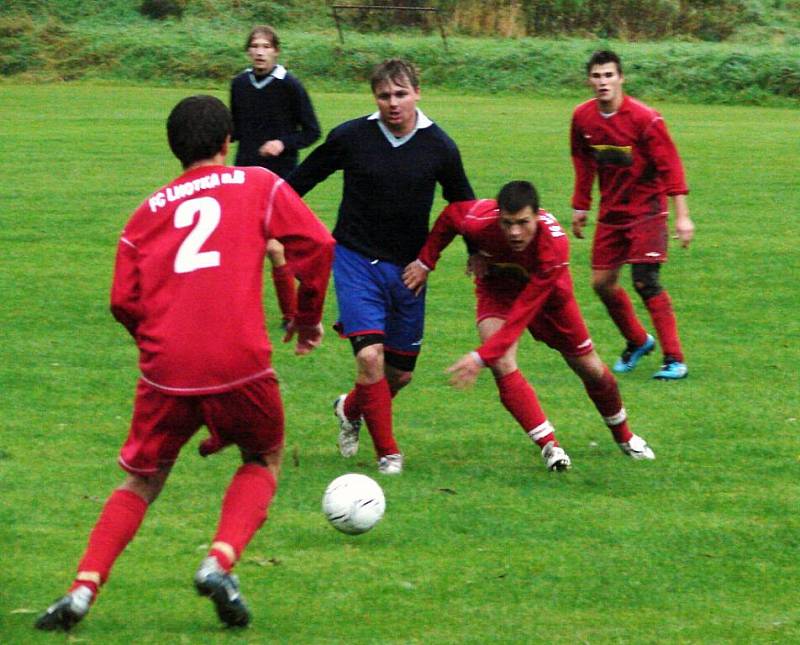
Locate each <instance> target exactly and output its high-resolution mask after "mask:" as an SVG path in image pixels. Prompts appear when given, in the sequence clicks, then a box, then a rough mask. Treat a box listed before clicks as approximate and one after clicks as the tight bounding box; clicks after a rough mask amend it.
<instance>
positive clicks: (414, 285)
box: [403, 260, 431, 296]
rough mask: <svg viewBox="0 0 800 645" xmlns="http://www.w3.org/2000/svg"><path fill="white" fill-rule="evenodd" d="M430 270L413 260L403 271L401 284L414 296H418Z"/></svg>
mask: <svg viewBox="0 0 800 645" xmlns="http://www.w3.org/2000/svg"><path fill="white" fill-rule="evenodd" d="M430 272H431V270H430V269H429V268H428V267H426V266H425V265H424V264H423V263H422V262H420V261H419V260H414V261H413V262H410V263H409V264H408V265H406V268H405V269H403V284H405V285H406V287H408V288H409V289H411V291H413V292H414V295H415V296H418V295H419V293H420V291H422V288H423V287H424V286H425V283H426V282H427V281H428V274H429V273H430Z"/></svg>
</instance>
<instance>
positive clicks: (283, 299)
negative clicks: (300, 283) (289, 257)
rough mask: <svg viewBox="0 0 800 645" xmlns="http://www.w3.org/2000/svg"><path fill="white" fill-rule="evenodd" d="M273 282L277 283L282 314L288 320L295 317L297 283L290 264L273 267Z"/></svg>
mask: <svg viewBox="0 0 800 645" xmlns="http://www.w3.org/2000/svg"><path fill="white" fill-rule="evenodd" d="M272 283H273V284H274V285H275V293H276V295H277V296H278V306H279V307H280V309H281V315H282V316H283V318H284V319H286V320H290V319H292V318H294V317H295V314H297V285H295V282H294V273H292V270H291V268H290V267H289V265H288V264H283V265H281V266H279V267H272Z"/></svg>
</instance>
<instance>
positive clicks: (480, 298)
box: [475, 281, 594, 356]
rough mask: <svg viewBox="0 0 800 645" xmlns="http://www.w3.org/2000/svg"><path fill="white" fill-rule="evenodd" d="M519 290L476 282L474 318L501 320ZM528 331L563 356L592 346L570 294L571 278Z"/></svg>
mask: <svg viewBox="0 0 800 645" xmlns="http://www.w3.org/2000/svg"><path fill="white" fill-rule="evenodd" d="M565 286H566V285H565ZM520 291H521V289H520V290H508V289H505V290H500V289H493V288H491V286H489V285H485V286H482V285H480V284H479V285H478V287H477V288H476V290H475V295H476V297H477V321H478V322H481V321H482V320H485V319H487V318H500V319H502V320H505V319H506V317H507V315H508V312H509V311H510V309H511V305H512V304H513V303H514V300H516V298H517V296H518V295H519V293H520ZM528 331H529V332H530V334H531V336H533V337H534V338H535V339H536V340H538V341H541V342H543V343H545V344H546V345H548V346H549V347H552V348H553V349H554V350H556V351H557V352H560V353H561V354H563V355H564V356H583V355H584V354H588V353H589V352H591V351H592V350H593V349H594V346H593V345H592V339H591V338H590V337H589V330H588V329H587V328H586V323H585V322H584V321H583V316H582V315H581V310H580V307H578V302H577V301H576V300H575V296H574V294H573V293H572V282H571V281H570V282H569V286H568V288H562V289H558V290H557V291H556V293H554V294H553V296H552V297H551V298H550V300H549V301H548V302H547V303H546V304H545V305H544V308H543V309H542V310H541V311H540V312H539V315H537V316H536V318H535V319H534V320H533V322H532V323H531V324H530V325H528Z"/></svg>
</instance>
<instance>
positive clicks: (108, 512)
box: [70, 488, 147, 594]
mask: <svg viewBox="0 0 800 645" xmlns="http://www.w3.org/2000/svg"><path fill="white" fill-rule="evenodd" d="M145 513H147V502H146V501H144V500H143V499H142V498H141V497H139V496H138V495H137V494H136V493H133V492H131V491H129V490H125V489H119V488H118V489H117V490H115V491H114V492H113V493H111V495H110V496H109V498H108V499H107V500H106V503H105V506H103V510H102V512H101V513H100V517H99V518H98V519H97V522H96V523H95V525H94V528H93V529H92V532H91V534H90V535H89V544H88V546H87V547H86V551H85V552H84V554H83V557H82V558H81V561H80V562H79V563H78V574H77V576H76V577H75V581H74V582H73V583H72V587H70V591H72V590H73V589H75V588H76V587H79V586H81V585H84V586H86V587H89V588H90V589H91V590H92V591H93V592H94V593H95V594H96V593H97V591H98V589H99V588H100V585H101V584H103V583H104V582H105V581H106V580H108V576H109V574H110V573H111V567H113V566H114V562H115V561H116V559H117V558H118V557H119V555H120V553H122V552H123V551H124V550H125V547H126V546H128V543H129V542H130V541H131V540H132V539H133V536H134V535H136V532H137V531H138V530H139V526H141V524H142V520H143V519H144V516H145Z"/></svg>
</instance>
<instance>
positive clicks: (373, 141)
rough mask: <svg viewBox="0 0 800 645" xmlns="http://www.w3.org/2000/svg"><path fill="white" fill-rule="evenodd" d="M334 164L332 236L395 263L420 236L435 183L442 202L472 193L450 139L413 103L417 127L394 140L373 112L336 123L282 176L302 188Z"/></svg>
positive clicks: (413, 252) (412, 254)
mask: <svg viewBox="0 0 800 645" xmlns="http://www.w3.org/2000/svg"><path fill="white" fill-rule="evenodd" d="M337 170H342V171H344V186H343V190H342V200H341V203H340V205H339V213H338V218H337V221H336V226H335V228H334V231H333V236H334V238H336V241H337V243H339V244H341V245H343V246H345V247H347V248H349V249H351V250H354V251H357V252H358V253H361V254H362V255H365V256H367V257H369V258H375V259H379V260H386V261H389V262H393V263H395V264H399V265H405V264H407V263H409V262H411V261H412V260H414V259H415V258H416V257H417V253H418V252H419V250H420V249H421V248H422V245H423V244H424V243H425V239H426V238H427V235H428V223H429V219H430V211H431V206H432V205H433V198H434V194H435V190H436V184H437V183H439V184H440V185H441V186H442V196H443V197H444V199H445V200H447V201H448V202H454V201H463V200H471V199H475V195H474V193H473V192H472V187H471V186H470V183H469V180H468V179H467V177H466V174H465V172H464V166H463V164H462V162H461V154H460V153H459V151H458V147H457V146H456V144H455V142H453V140H452V139H451V138H450V137H449V136H447V134H446V133H445V132H444V130H442V129H441V128H440V127H439V126H437V125H436V124H435V123H433V122H432V121H430V120H429V119H428V118H427V117H426V116H425V115H424V114H423V113H422V112H420V111H419V110H418V111H417V130H416V131H415V132H414V133H413V135H412V136H410V137H408V136H407V137H403V138H401V139H396V138H394V137H393V135H391V134H390V133H389V132H388V131H387V130H386V129H385V128H381V125H380V120H379V119H378V115H377V113H376V114H373V115H371V116H368V117H361V118H358V119H354V120H352V121H347V122H345V123H343V124H341V125H340V126H338V127H336V128H334V129H333V130H332V131H331V132H330V133H329V134H328V137H327V138H326V140H325V142H324V143H322V144H321V145H319V146H317V148H315V149H314V150H313V151H312V152H311V154H309V155H308V157H306V159H305V160H304V161H303V163H302V164H300V165H299V166H298V167H297V169H296V170H295V171H294V172H292V173H291V174H290V175H289V176H288V177H287V181H288V182H289V183H290V184H291V186H292V187H293V188H294V189H295V190H296V191H297V192H298V193H299V194H300V195H305V194H306V193H307V192H308V191H310V190H311V189H312V188H314V186H316V185H317V184H318V183H320V182H321V181H323V180H324V179H326V178H327V177H328V176H330V175H331V174H332V173H333V172H335V171H337Z"/></svg>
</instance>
